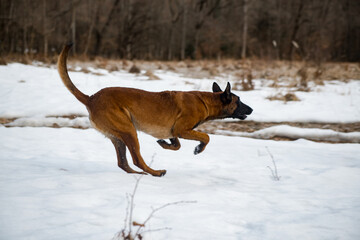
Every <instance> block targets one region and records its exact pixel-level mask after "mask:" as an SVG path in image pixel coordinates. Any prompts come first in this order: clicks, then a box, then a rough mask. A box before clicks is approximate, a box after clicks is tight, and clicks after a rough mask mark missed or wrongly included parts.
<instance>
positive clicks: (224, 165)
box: [0, 63, 360, 240]
mask: <svg viewBox="0 0 360 240" xmlns="http://www.w3.org/2000/svg"><path fill="white" fill-rule="evenodd" d="M94 71H95V70H94ZM97 71H99V70H97ZM99 73H102V74H103V75H102V76H99V75H94V74H85V73H81V72H71V73H70V75H71V77H72V79H73V81H74V82H75V84H76V85H77V86H78V87H79V89H81V90H82V91H83V92H85V93H87V94H92V93H94V92H96V91H97V90H99V89H101V88H103V87H106V86H126V87H136V88H142V89H146V90H151V91H161V90H194V89H195V90H204V91H208V90H210V89H211V85H212V82H213V80H214V79H188V78H183V77H181V76H180V75H179V74H176V73H171V72H164V71H160V70H159V71H156V72H155V74H156V75H157V76H159V77H160V78H161V80H157V81H148V80H147V77H145V76H143V75H142V74H140V75H133V74H129V73H126V72H112V73H108V72H106V71H104V70H100V72H99ZM228 80H229V79H228V78H226V77H218V78H217V79H216V81H217V82H218V83H219V84H220V85H221V86H223V87H224V86H225V84H226V82H227V81H228ZM230 80H231V79H230ZM255 84H256V89H255V90H254V91H249V92H239V91H238V92H236V93H237V94H239V95H240V97H241V99H242V101H243V102H245V103H247V104H248V105H250V106H251V107H252V108H253V109H254V113H253V115H251V116H249V119H250V120H254V121H278V122H283V121H294V122H295V121H302V122H306V121H308V122H310V121H311V122H337V123H348V122H358V121H359V120H360V109H359V103H360V94H359V93H360V81H358V80H352V81H349V82H347V83H345V82H340V81H332V82H325V85H324V86H314V87H313V91H310V92H296V95H297V96H298V97H299V98H300V100H301V101H299V102H288V103H286V104H285V103H283V102H280V101H269V100H267V99H266V97H268V96H270V95H273V94H274V93H276V92H274V91H284V90H283V89H277V90H274V89H273V88H270V87H267V85H266V80H255ZM0 86H1V87H0V118H17V120H16V121H14V122H13V123H10V125H13V126H14V127H11V128H6V127H4V126H2V125H0V164H1V168H0V179H1V180H0V191H1V194H0V224H1V227H0V239H9V240H15V239H36V240H39V239H40V240H41V239H59V240H60V239H86V240H89V239H94V240H95V239H112V237H113V236H114V235H115V234H116V233H117V232H118V231H120V230H121V229H122V228H123V227H124V219H125V216H126V209H127V197H126V194H127V193H131V192H132V191H133V188H134V184H135V177H134V175H128V174H125V173H124V172H123V171H121V170H120V169H119V168H118V167H117V165H116V154H115V151H114V149H113V146H112V144H111V142H110V141H109V140H108V139H106V138H104V137H103V136H102V135H101V134H100V133H98V132H96V131H95V130H94V129H86V130H80V129H74V128H57V129H55V128H49V126H52V125H53V124H54V123H55V124H57V126H80V127H81V126H82V127H86V126H88V121H87V120H86V117H81V118H77V119H70V118H58V116H64V115H71V114H77V115H83V116H86V115H87V112H86V109H85V107H84V106H83V105H82V104H81V103H78V102H77V100H76V99H75V98H74V97H73V96H72V95H71V94H70V93H69V92H68V91H67V90H66V88H65V87H64V86H63V85H62V83H61V81H60V79H59V77H58V74H57V72H56V69H51V68H43V67H36V66H29V65H22V64H15V63H14V64H10V65H8V66H0ZM16 126H29V127H16ZM30 126H31V127H30ZM47 126H48V127H47ZM265 130H266V129H264V131H265ZM267 131H268V132H266V131H265V132H262V133H261V132H260V133H259V132H258V133H253V134H265V135H269V134H270V133H271V131H270V130H267ZM274 131H278V132H279V131H280V132H288V133H289V132H290V133H293V134H300V135H301V134H305V135H306V134H316V133H318V135H322V134H325V135H326V134H330V135H331V134H334V133H333V132H329V131H325V132H324V131H320V130H318V129H313V130H305V131H300V132H299V130H298V129H295V130H294V129H291V128H287V127H285V126H281V127H280V128H279V127H278V128H276V129H275V130H274ZM309 131H310V132H309ZM269 132H270V133H269ZM352 134H355V135H346V137H349V136H350V137H351V136H353V137H354V138H356V137H358V135H357V134H358V133H352ZM234 135H235V134H234ZM139 139H140V146H141V152H142V155H143V157H144V159H145V161H146V162H147V163H150V162H151V159H152V158H153V159H154V161H153V163H152V167H153V168H155V169H167V170H168V172H167V174H166V176H164V177H163V178H155V177H151V176H144V177H143V178H142V179H141V181H140V184H139V187H138V190H137V193H136V196H135V210H134V214H133V220H135V221H137V222H139V223H141V222H143V221H144V220H145V219H146V218H147V217H148V215H149V214H150V213H151V211H152V208H156V207H160V206H162V205H164V204H166V203H170V202H176V201H196V203H186V204H185V203H184V204H177V205H171V206H169V207H167V208H164V209H162V210H161V211H159V212H157V213H156V214H155V215H154V216H153V218H152V219H151V220H150V222H149V223H148V224H147V225H146V227H145V230H155V229H159V228H163V227H167V228H171V230H162V231H154V232H148V233H145V234H144V237H145V239H246V240H247V239H349V240H350V239H351V240H352V239H360V230H359V227H358V226H360V148H359V144H355V143H353V144H328V143H316V142H312V141H307V140H303V139H300V140H297V141H292V142H281V141H278V142H276V141H272V140H260V139H251V138H244V137H240V136H221V135H211V136H210V143H209V145H208V146H207V148H206V150H205V151H204V152H203V153H201V154H199V155H196V156H194V155H193V149H194V147H195V146H196V145H197V143H196V142H194V141H185V140H181V143H182V148H181V149H180V150H179V151H175V152H174V151H169V150H164V149H162V148H161V147H160V146H159V145H158V144H157V143H156V139H154V138H152V137H150V136H148V135H146V134H142V133H139ZM268 150H269V151H270V153H271V154H272V155H273V157H274V161H275V163H276V166H277V170H278V174H279V176H280V181H274V179H273V178H272V174H271V170H270V168H272V169H273V170H274V168H275V166H274V165H273V162H272V159H271V157H270V155H269V152H268ZM154 154H156V155H155V156H154ZM128 159H131V158H130V156H129V157H128ZM269 167H270V168H269Z"/></svg>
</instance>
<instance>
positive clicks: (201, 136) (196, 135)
mask: <svg viewBox="0 0 360 240" xmlns="http://www.w3.org/2000/svg"><path fill="white" fill-rule="evenodd" d="M179 137H180V138H184V139H189V140H197V141H200V144H199V145H197V146H196V147H195V150H194V154H195V155H196V154H199V153H201V152H202V151H204V149H205V147H206V145H207V144H208V143H209V140H210V138H209V135H207V134H206V133H202V132H198V131H195V130H190V131H184V132H181V133H179Z"/></svg>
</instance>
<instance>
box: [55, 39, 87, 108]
mask: <svg viewBox="0 0 360 240" xmlns="http://www.w3.org/2000/svg"><path fill="white" fill-rule="evenodd" d="M72 45H73V44H72V43H70V44H66V45H65V46H64V48H63V50H62V51H61V53H60V56H59V59H58V63H57V65H58V71H59V74H60V77H61V80H62V81H63V83H64V84H65V86H66V88H67V89H69V91H70V92H71V93H72V94H73V95H74V96H75V97H76V98H77V100H79V101H80V102H81V103H83V104H84V105H86V106H87V105H88V101H89V96H88V95H85V94H83V93H82V92H80V90H79V89H77V88H76V87H75V85H74V84H73V83H72V82H71V79H70V77H69V74H68V71H67V67H66V59H67V56H68V52H69V50H70V48H71V47H72Z"/></svg>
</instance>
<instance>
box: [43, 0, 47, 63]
mask: <svg viewBox="0 0 360 240" xmlns="http://www.w3.org/2000/svg"><path fill="white" fill-rule="evenodd" d="M46 1H47V0H43V12H42V15H43V16H42V17H43V35H44V57H47V56H48V36H47V35H48V33H47V28H46Z"/></svg>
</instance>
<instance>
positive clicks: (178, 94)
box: [58, 44, 252, 177]
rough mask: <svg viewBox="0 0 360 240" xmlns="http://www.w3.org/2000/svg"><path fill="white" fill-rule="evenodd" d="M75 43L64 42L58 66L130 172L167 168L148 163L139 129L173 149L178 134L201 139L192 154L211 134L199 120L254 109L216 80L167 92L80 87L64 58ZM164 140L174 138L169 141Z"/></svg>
mask: <svg viewBox="0 0 360 240" xmlns="http://www.w3.org/2000/svg"><path fill="white" fill-rule="evenodd" d="M70 48H71V44H68V45H66V46H64V48H63V50H62V52H61V53H60V56H59V60H58V71H59V74H60V77H61V79H62V81H63V83H64V84H65V86H66V87H67V89H68V90H69V91H70V92H71V93H72V94H73V95H74V96H75V97H76V98H77V99H78V100H79V101H80V102H81V103H83V104H84V105H85V106H86V108H87V110H88V112H89V119H90V122H91V124H92V125H93V127H94V128H96V129H97V130H98V131H100V132H102V133H103V134H104V135H105V136H106V137H108V138H109V139H110V140H111V141H112V143H113V144H114V146H115V149H116V153H117V159H118V166H119V167H120V168H122V169H123V170H124V171H126V172H127V173H140V174H146V173H149V174H151V175H153V176H159V177H160V176H163V175H165V173H166V170H154V169H151V168H150V167H149V166H147V165H146V163H145V162H144V160H143V158H142V157H141V154H140V146H139V141H138V138H137V132H136V131H137V130H139V131H143V132H145V133H147V134H150V135H152V136H153V137H155V138H157V139H160V140H158V141H157V142H158V144H159V145H160V146H161V147H163V148H165V149H171V150H178V149H179V148H180V142H179V138H184V139H191V140H197V141H200V144H199V145H198V146H197V147H196V148H195V151H194V154H199V153H201V152H202V151H204V149H205V147H206V145H207V144H208V142H209V136H208V135H207V134H205V133H203V132H198V131H196V130H194V128H195V127H196V126H198V125H199V124H201V123H203V122H206V121H208V120H213V119H222V118H238V119H241V120H244V119H245V118H246V116H247V115H249V114H251V112H252V109H251V108H250V107H249V106H247V105H245V104H244V103H242V102H241V101H240V98H239V97H238V96H236V95H235V94H233V93H231V91H230V88H231V87H230V83H227V86H226V89H225V91H222V90H221V89H220V87H219V85H218V84H217V83H215V82H214V83H213V92H200V91H189V92H182V91H164V92H147V91H143V90H140V89H134V88H124V87H110V88H104V89H101V90H100V91H98V92H97V93H95V94H94V95H92V96H87V95H85V94H84V93H82V92H80V91H79V90H78V89H77V88H76V87H75V85H74V84H73V83H72V82H71V79H70V77H69V75H68V72H67V66H66V60H67V56H68V52H69V50H70ZM164 139H170V143H168V142H166V141H165V140H164ZM126 147H127V148H128V149H129V151H130V153H131V157H132V159H133V162H134V165H136V166H137V167H139V168H140V169H142V170H143V172H138V171H135V170H133V169H132V168H131V167H130V166H129V165H128V162H127V159H126Z"/></svg>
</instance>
